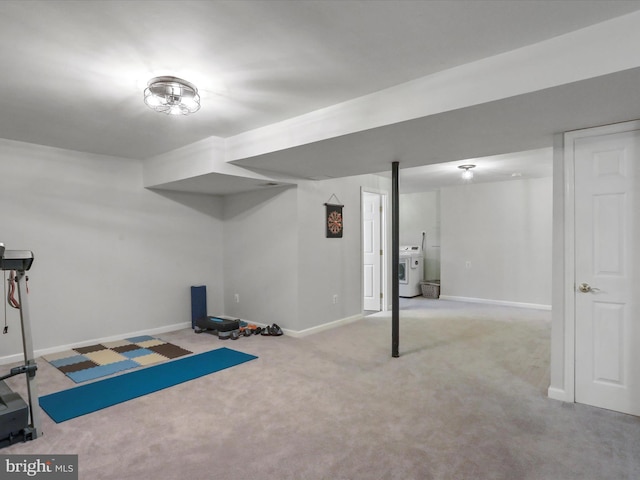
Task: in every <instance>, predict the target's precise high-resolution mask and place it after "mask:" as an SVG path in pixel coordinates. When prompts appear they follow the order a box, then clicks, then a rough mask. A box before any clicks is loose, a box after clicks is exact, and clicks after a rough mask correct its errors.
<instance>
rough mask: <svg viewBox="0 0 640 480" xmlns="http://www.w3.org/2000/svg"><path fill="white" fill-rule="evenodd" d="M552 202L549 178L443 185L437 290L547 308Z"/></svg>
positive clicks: (447, 294) (549, 296)
mask: <svg viewBox="0 0 640 480" xmlns="http://www.w3.org/2000/svg"><path fill="white" fill-rule="evenodd" d="M552 200H553V197H552V179H551V178H541V179H531V180H515V181H506V182H496V183H482V184H467V185H463V186H456V187H448V188H443V189H442V190H441V198H440V201H441V238H440V241H441V281H442V285H441V294H442V295H445V296H453V297H463V298H479V299H486V300H494V301H503V302H514V303H523V304H533V305H543V306H550V305H551V264H552V262H551V244H552V203H553V202H552ZM467 262H470V263H469V264H467Z"/></svg>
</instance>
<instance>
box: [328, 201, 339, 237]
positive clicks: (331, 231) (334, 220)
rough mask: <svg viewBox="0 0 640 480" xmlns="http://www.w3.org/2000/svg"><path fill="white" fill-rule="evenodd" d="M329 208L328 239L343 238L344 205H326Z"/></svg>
mask: <svg viewBox="0 0 640 480" xmlns="http://www.w3.org/2000/svg"><path fill="white" fill-rule="evenodd" d="M325 205H326V207H327V216H326V223H325V225H326V227H327V238H342V231H343V228H344V223H343V218H342V207H343V206H342V205H331V204H328V203H325Z"/></svg>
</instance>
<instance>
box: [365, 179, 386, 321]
mask: <svg viewBox="0 0 640 480" xmlns="http://www.w3.org/2000/svg"><path fill="white" fill-rule="evenodd" d="M365 193H373V194H375V195H380V206H381V207H382V210H381V212H380V232H381V235H380V248H381V249H382V255H381V256H380V291H381V292H382V300H381V302H380V311H381V312H385V311H387V310H389V306H388V301H389V298H390V296H389V295H387V293H388V291H387V287H388V281H387V277H388V271H389V270H388V265H387V263H388V259H389V258H390V257H389V255H388V251H387V250H388V248H387V246H388V241H387V236H388V235H387V211H388V205H387V201H388V196H389V195H388V193H387V192H385V191H383V190H377V189H375V188H367V187H360V272H362V271H363V270H364V251H363V240H364V224H363V223H364V218H363V216H362V205H363V203H364V194H365ZM360 309H361V310H362V311H363V312H364V279H363V276H362V275H360Z"/></svg>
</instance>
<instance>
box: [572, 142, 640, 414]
mask: <svg viewBox="0 0 640 480" xmlns="http://www.w3.org/2000/svg"><path fill="white" fill-rule="evenodd" d="M574 168H575V284H576V293H575V357H576V358H575V400H576V402H579V403H585V404H588V405H593V406H596V407H602V408H607V409H610V410H615V411H618V412H624V413H628V414H632V415H640V302H639V297H640V289H639V285H640V283H638V281H639V280H640V278H639V276H640V248H639V246H640V193H639V192H640V189H639V183H640V175H639V171H640V131H630V132H622V133H612V134H609V135H601V136H597V137H586V138H578V139H576V140H575V144H574Z"/></svg>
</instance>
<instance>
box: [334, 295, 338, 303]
mask: <svg viewBox="0 0 640 480" xmlns="http://www.w3.org/2000/svg"><path fill="white" fill-rule="evenodd" d="M336 303H338V295H334V296H333V304H334V305H335V304H336Z"/></svg>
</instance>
